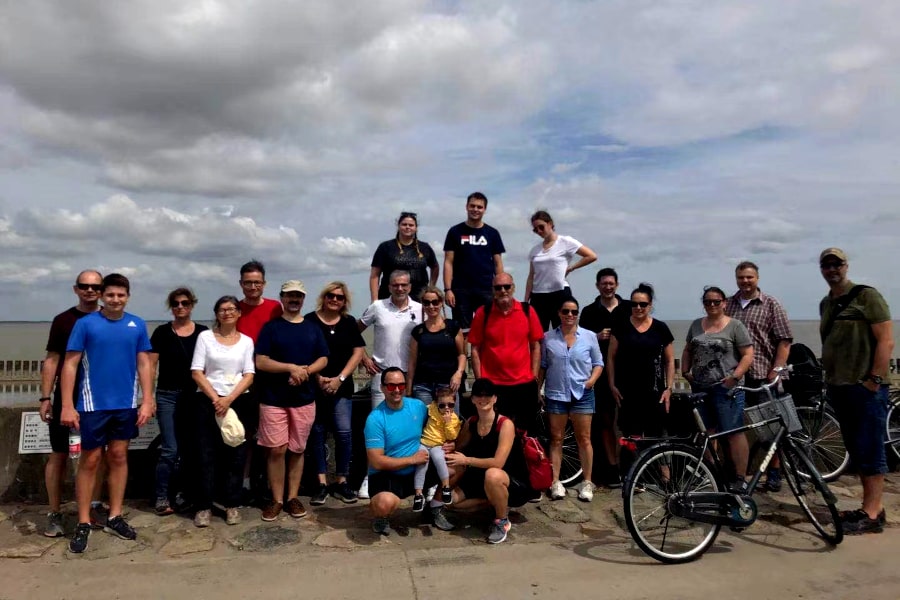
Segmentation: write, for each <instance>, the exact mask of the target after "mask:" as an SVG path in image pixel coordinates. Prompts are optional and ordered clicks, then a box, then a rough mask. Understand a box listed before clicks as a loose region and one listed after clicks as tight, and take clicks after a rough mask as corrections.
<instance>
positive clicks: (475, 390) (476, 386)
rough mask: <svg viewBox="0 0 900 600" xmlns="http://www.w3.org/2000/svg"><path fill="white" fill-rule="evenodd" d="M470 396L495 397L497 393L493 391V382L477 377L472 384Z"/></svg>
mask: <svg viewBox="0 0 900 600" xmlns="http://www.w3.org/2000/svg"><path fill="white" fill-rule="evenodd" d="M472 395H473V396H479V397H481V398H484V397H487V396H496V395H497V391H496V390H495V389H494V382H493V381H491V380H490V379H486V378H484V377H479V378H478V379H476V380H475V381H473V382H472Z"/></svg>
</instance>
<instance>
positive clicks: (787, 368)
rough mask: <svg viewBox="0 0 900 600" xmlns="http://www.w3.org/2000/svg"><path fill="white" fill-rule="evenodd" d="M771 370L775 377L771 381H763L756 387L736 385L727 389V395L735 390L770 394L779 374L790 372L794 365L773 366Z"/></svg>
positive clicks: (735, 391)
mask: <svg viewBox="0 0 900 600" xmlns="http://www.w3.org/2000/svg"><path fill="white" fill-rule="evenodd" d="M772 370H773V371H775V379H773V380H772V381H770V382H768V383H764V384H762V385H761V386H759V387H756V388H751V387H747V386H745V385H736V386H734V387H733V388H731V389H730V390H729V391H728V395H729V396H733V395H734V394H735V393H737V392H753V393H758V392H766V393H768V394H771V393H772V388H774V387H775V386H777V385H778V382H780V381H781V374H782V373H790V372H791V371H793V370H794V365H784V366H783V367H775V368H774V369H772Z"/></svg>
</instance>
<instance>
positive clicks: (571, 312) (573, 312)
mask: <svg viewBox="0 0 900 600" xmlns="http://www.w3.org/2000/svg"><path fill="white" fill-rule="evenodd" d="M559 314H561V315H562V316H564V317H565V316H568V315H572V316H574V317H577V316H578V309H577V308H561V309H559Z"/></svg>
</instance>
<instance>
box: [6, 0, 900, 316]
mask: <svg viewBox="0 0 900 600" xmlns="http://www.w3.org/2000/svg"><path fill="white" fill-rule="evenodd" d="M898 22H900V3H898V2H896V1H895V0H894V1H890V0H886V1H881V2H879V1H875V0H873V1H868V2H850V1H828V0H809V1H797V2H784V1H783V0H778V1H775V0H757V1H756V2H752V3H751V2H747V1H746V0H740V1H733V2H732V1H726V0H722V1H719V2H709V1H708V0H697V1H691V0H678V1H672V2H664V1H656V0H654V1H642V0H621V1H615V0H604V1H602V2H600V1H598V2H590V1H585V0H581V1H563V0H545V1H539V0H538V1H535V0H516V1H512V0H508V1H506V2H495V1H491V0H478V1H473V2H457V1H452V0H444V1H436V2H423V1H414V0H380V1H378V2H371V1H350V0H344V1H342V2H334V1H333V0H306V1H305V2H276V1H269V2H258V3H256V2H246V1H224V0H223V1H216V0H205V1H185V0H177V1H171V0H152V1H149V0H148V1H142V0H141V1H138V0H130V1H129V2H109V1H108V0H97V1H77V0H60V1H55V2H54V1H50V0H47V1H43V2H5V3H3V7H2V8H0V252H2V254H0V284H2V285H0V300H2V305H3V306H4V307H5V308H4V310H3V311H2V313H0V319H3V320H18V319H29V320H42V319H49V318H51V317H52V316H53V315H54V314H55V313H57V312H59V311H60V310H62V309H64V308H65V307H66V306H68V305H70V304H71V303H72V302H73V301H74V296H73V295H72V294H71V291H70V285H71V283H72V281H73V279H74V277H75V274H76V273H77V272H78V271H79V270H81V269H83V268H88V267H93V268H99V269H101V270H102V271H103V272H104V273H107V272H112V271H120V272H122V273H125V274H127V275H128V276H129V277H131V279H132V286H133V287H132V302H131V305H130V310H132V311H133V312H136V313H138V314H141V315H142V316H145V317H147V318H154V319H155V318H161V317H163V316H164V315H165V314H166V313H165V310H164V307H163V303H164V300H165V294H166V293H167V291H168V290H169V289H171V288H173V287H175V286H177V285H180V284H184V283H188V284H190V285H192V286H193V287H194V288H195V289H196V291H197V294H198V295H199V296H200V300H201V304H200V308H199V310H198V312H197V313H196V316H198V317H201V318H208V317H209V316H211V314H208V313H210V312H211V308H210V307H211V304H212V302H213V301H214V299H215V298H216V297H218V296H220V295H222V294H224V293H237V292H238V291H239V287H238V285H237V280H238V268H239V266H240V265H241V264H242V263H243V262H245V261H246V260H248V259H250V258H251V257H255V258H259V259H261V260H263V261H264V262H265V263H266V265H267V266H268V268H269V274H268V280H269V282H270V288H269V290H268V295H269V296H275V295H277V287H276V285H277V284H280V282H282V281H283V280H285V279H291V278H301V279H303V280H304V281H305V282H306V283H307V285H308V287H309V288H310V289H311V291H312V292H314V293H315V292H318V290H319V289H320V288H321V286H322V285H323V284H324V283H325V282H326V281H329V280H331V279H334V278H338V279H344V280H346V281H348V282H349V283H350V285H351V289H352V290H353V292H354V293H355V296H356V298H355V305H354V307H353V312H354V313H356V314H359V313H361V312H362V309H363V308H364V306H365V304H367V302H368V291H367V284H366V281H367V275H368V270H369V264H370V261H371V257H372V253H373V252H374V250H375V247H376V246H377V245H378V243H379V242H381V241H383V240H385V239H388V238H391V237H393V235H394V233H395V231H396V229H395V223H396V219H397V216H398V215H399V213H400V211H402V210H410V211H415V212H418V214H419V220H420V230H419V233H420V238H421V239H423V240H425V241H428V242H430V243H432V244H433V245H434V246H436V248H435V249H436V251H437V252H438V256H439V257H440V256H441V252H440V251H441V247H442V244H443V239H444V235H445V233H446V231H447V228H448V227H450V226H451V225H453V224H455V223H457V222H459V221H461V220H463V219H464V218H465V211H464V204H465V198H466V196H467V195H468V194H469V193H470V192H472V191H475V190H481V191H482V192H484V193H485V194H486V195H487V196H488V198H489V201H490V202H489V205H488V211H487V214H486V217H485V220H486V221H487V222H488V223H490V224H492V225H494V226H495V227H497V228H498V229H499V230H500V232H501V234H502V235H503V239H504V242H505V244H506V248H507V254H506V256H505V258H504V260H505V262H506V264H507V267H508V270H509V271H511V272H512V273H513V274H514V275H515V277H516V279H517V281H519V282H520V286H519V291H520V293H521V292H522V291H524V279H525V275H526V274H527V258H526V257H527V252H528V249H529V248H530V247H531V246H532V245H533V244H534V243H536V242H537V241H539V240H538V238H537V237H536V236H535V235H534V234H532V233H531V225H530V223H529V222H528V216H529V215H530V213H531V212H532V211H534V210H535V209H537V208H544V209H547V210H549V211H550V213H551V215H553V217H554V219H555V221H556V223H557V231H558V232H560V233H563V234H568V235H572V236H574V237H576V238H577V239H579V240H581V241H582V242H583V243H585V244H587V245H588V246H590V247H591V248H593V249H594V250H595V251H596V252H597V253H598V255H599V257H600V258H599V260H598V262H597V263H595V265H591V266H590V267H588V268H586V269H582V270H581V271H578V272H576V273H575V274H574V275H573V276H572V277H571V278H570V283H571V284H572V288H573V291H574V293H575V295H576V296H577V297H578V298H580V299H582V300H583V301H587V300H589V299H591V298H593V296H594V295H595V293H596V292H595V290H594V288H593V281H594V274H595V273H596V270H597V268H599V267H602V266H613V267H616V268H617V269H618V271H619V273H620V276H621V283H622V290H621V291H622V292H623V293H624V294H623V295H627V293H628V292H629V291H630V290H631V288H632V287H634V285H636V284H637V283H638V282H640V281H649V282H651V283H653V284H654V285H655V286H656V288H657V293H658V297H657V302H656V311H657V316H659V317H660V318H663V319H665V318H670V319H682V318H691V317H695V316H699V315H700V314H701V312H702V311H701V307H700V302H699V298H700V295H701V291H702V287H703V286H704V285H709V284H715V285H719V286H722V287H724V288H726V290H729V291H731V290H733V289H734V278H733V269H734V266H735V264H736V263H737V262H738V261H740V260H742V259H751V260H754V261H756V262H757V263H758V264H759V265H760V268H761V273H760V275H761V287H762V288H763V289H764V290H765V291H767V292H769V293H771V294H774V295H776V296H777V297H779V298H781V299H782V300H783V301H784V303H785V305H786V307H787V309H788V312H789V314H790V315H791V316H792V317H794V318H812V317H815V316H816V313H817V305H818V301H819V299H820V298H821V296H822V295H823V294H824V293H825V291H826V286H825V284H824V282H823V281H822V279H821V276H820V274H819V270H818V263H817V261H818V254H819V252H820V251H821V250H822V249H823V248H825V247H826V246H831V245H837V246H841V247H843V248H844V249H845V250H846V251H847V253H848V254H849V255H850V275H851V277H852V278H853V279H854V280H856V281H858V282H865V283H869V284H872V285H875V286H877V287H878V288H879V289H880V290H881V291H882V292H883V293H884V295H885V296H886V297H887V299H888V301H889V302H890V303H891V304H892V305H893V306H894V309H895V312H897V311H898V310H900V278H898V277H897V270H898V262H900V252H898V250H900V246H898V243H897V241H896V240H897V229H898V227H900V202H898V199H897V190H898V187H900V186H898V183H900V182H898V180H900V169H898V156H900V154H898V153H900V150H898V149H900V118H898V113H897V106H898V100H900V94H898V92H900V69H898V64H900V61H898V51H900V36H898V34H897V29H896V26H897V23H898ZM891 30H894V33H893V34H892V33H890V32H891ZM310 308H311V306H310Z"/></svg>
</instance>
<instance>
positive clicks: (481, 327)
mask: <svg viewBox="0 0 900 600" xmlns="http://www.w3.org/2000/svg"><path fill="white" fill-rule="evenodd" d="M493 287H494V292H493V293H494V300H493V302H492V303H491V304H490V305H489V306H483V307H481V308H479V309H478V310H477V311H476V312H475V317H474V318H473V319H472V328H471V329H470V330H469V343H470V344H472V371H473V373H474V375H475V378H476V379H477V378H479V377H485V378H487V379H490V380H491V381H492V382H493V383H494V385H495V386H496V392H497V404H496V405H495V406H496V410H497V412H498V413H499V414H501V415H505V416H507V417H509V418H510V419H512V420H513V421H515V423H516V426H517V427H520V428H522V429H525V430H526V431H528V432H530V433H531V432H533V431H534V428H535V427H534V425H535V418H536V417H537V412H538V406H539V402H540V400H539V396H538V394H539V391H538V384H537V374H538V369H539V368H540V363H541V340H542V339H543V338H544V331H543V328H542V327H541V323H540V321H539V320H538V317H537V314H536V313H535V311H534V309H532V308H531V307H528V308H527V309H525V307H524V306H523V305H522V303H521V302H519V301H518V300H516V299H515V298H513V295H514V294H515V291H516V285H515V283H513V278H512V275H510V274H509V273H500V274H499V275H496V276H495V277H494V283H493Z"/></svg>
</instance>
